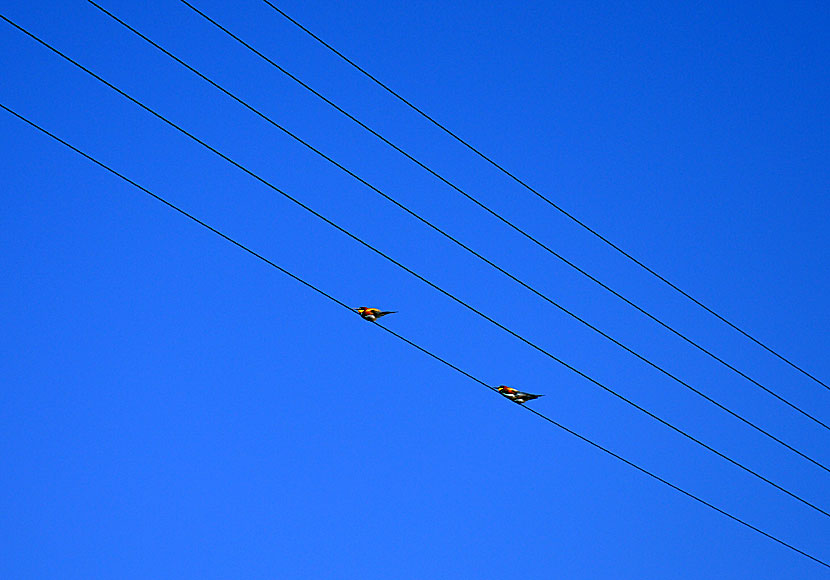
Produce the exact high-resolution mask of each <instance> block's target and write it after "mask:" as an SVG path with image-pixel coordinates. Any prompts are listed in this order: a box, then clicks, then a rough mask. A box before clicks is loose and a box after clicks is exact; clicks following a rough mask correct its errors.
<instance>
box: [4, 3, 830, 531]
mask: <svg viewBox="0 0 830 580" xmlns="http://www.w3.org/2000/svg"><path fill="white" fill-rule="evenodd" d="M0 19H3V20H5V21H6V22H8V23H9V24H11V25H12V26H14V27H15V28H17V29H18V30H20V31H21V32H23V33H24V34H26V35H27V36H29V37H30V38H32V39H33V40H35V41H36V42H38V43H40V44H41V45H43V46H44V47H46V48H48V49H49V50H50V51H52V52H54V53H55V54H57V55H58V56H60V57H61V58H63V59H64V60H66V61H67V62H69V63H71V64H72V65H74V66H75V67H77V68H79V69H80V70H82V71H84V72H85V73H87V74H89V75H90V76H92V77H93V78H95V79H96V80H98V81H99V82H101V83H102V84H104V85H106V86H107V87H109V88H110V89H112V90H113V91H115V92H117V93H118V94H120V95H121V96H123V97H124V98H126V99H128V100H129V101H131V102H133V103H135V104H136V105H138V106H139V107H141V108H142V109H144V110H145V111H147V112H148V113H150V114H152V115H153V116H155V117H156V118H157V119H159V120H161V121H163V122H164V123H166V124H167V125H169V126H170V127H172V128H174V129H176V130H177V131H179V132H180V133H182V134H183V135H185V136H187V137H189V138H190V139H192V140H193V141H195V142H196V143H199V144H200V145H202V146H203V147H205V148H206V149H208V150H209V151H211V152H212V153H215V154H216V155H217V156H219V157H221V158H222V159H224V160H225V161H227V162H228V163H230V164H231V165H233V166H234V167H236V168H238V169H240V170H241V171H243V172H245V173H247V174H248V175H250V176H251V177H253V178H254V179H256V180H257V181H259V182H260V183H262V184H263V185H265V186H266V187H268V188H270V189H272V190H273V191H275V192H277V193H279V194H280V195H282V196H283V197H285V198H286V199H288V200H290V201H292V202H293V203H295V204H296V205H298V206H300V207H301V208H303V209H305V210H306V211H308V212H309V213H311V214H312V215H314V216H315V217H317V218H319V219H320V220H322V221H324V222H326V223H327V224H329V225H330V226H332V227H333V228H335V229H336V230H338V231H339V232H341V233H343V234H345V235H346V236H348V237H349V238H351V239H352V240H354V241H356V242H357V243H359V244H361V245H362V246H363V247H365V248H367V249H369V250H371V251H372V252H374V253H375V254H377V255H379V256H381V257H382V258H384V259H386V260H387V261H389V262H391V263H392V264H394V265H396V266H398V267H399V268H401V269H402V270H404V271H406V272H408V273H409V274H411V275H412V276H414V277H415V278H417V279H419V280H421V281H422V282H424V283H425V284H427V285H428V286H430V287H431V288H433V289H435V290H437V291H438V292H440V293H442V294H444V295H445V296H447V297H448V298H450V299H451V300H453V301H455V302H456V303H458V304H460V305H461V306H464V307H465V308H467V309H468V310H470V311H471V312H473V313H475V314H477V315H478V316H480V317H482V318H484V319H485V320H487V321H488V322H490V323H491V324H493V325H495V326H497V327H498V328H500V329H502V330H504V331H505V332H507V333H509V334H511V335H512V336H514V337H515V338H517V339H519V340H520V341H522V342H524V343H525V344H527V345H528V346H530V347H532V348H534V349H535V350H537V351H539V352H540V353H542V354H544V355H545V356H547V357H548V358H550V359H552V360H554V361H556V362H557V363H559V364H561V365H562V366H564V367H565V368H567V369H569V370H570V371H572V372H574V373H576V374H578V375H579V376H581V377H582V378H584V379H586V380H587V381H589V382H591V383H593V384H595V385H596V386H598V387H600V388H601V389H603V390H604V391H606V392H608V393H610V394H611V395H614V396H615V397H617V398H618V399H620V400H621V401H623V402H625V403H627V404H629V405H631V406H632V407H634V408H635V409H637V410H639V411H641V412H642V413H645V414H646V415H648V416H649V417H651V418H652V419H654V420H655V421H658V422H660V423H661V424H663V425H665V426H666V427H668V428H670V429H671V430H673V431H675V432H676V433H678V434H680V435H682V436H683V437H686V438H687V439H689V440H690V441H693V442H694V443H697V444H698V445H700V446H701V447H703V448H704V449H706V450H708V451H710V452H712V453H714V454H715V455H717V456H718V457H720V458H722V459H724V460H726V461H728V462H729V463H731V464H733V465H735V466H736V467H738V468H740V469H742V470H744V471H746V472H747V473H749V474H751V475H753V476H755V477H756V478H758V479H760V480H761V481H763V482H765V483H767V484H769V485H771V486H772V487H774V488H775V489H777V490H779V491H781V492H782V493H784V494H786V495H788V496H790V497H792V498H793V499H796V500H797V501H799V502H801V503H803V504H804V505H806V506H808V507H810V508H812V509H814V510H816V511H818V512H819V513H821V514H823V515H825V516H827V517H830V513H828V512H826V511H825V510H823V509H822V508H820V507H818V506H816V505H815V504H813V503H811V502H809V501H808V500H806V499H804V498H802V497H800V496H798V495H796V494H795V493H793V492H791V491H789V490H787V489H785V488H784V487H782V486H780V485H778V484H777V483H775V482H773V481H771V480H769V479H767V478H766V477H764V476H763V475H761V474H759V473H757V472H756V471H753V470H752V469H750V468H749V467H747V466H745V465H743V464H742V463H740V462H738V461H736V460H734V459H732V458H731V457H729V456H727V455H725V454H723V453H721V452H720V451H718V450H717V449H715V448H713V447H711V446H709V445H707V444H706V443H704V442H703V441H701V440H699V439H697V438H695V437H694V436H693V435H691V434H689V433H687V432H685V431H683V430H682V429H680V428H679V427H676V426H674V425H672V424H671V423H669V422H668V421H666V420H665V419H662V418H660V417H658V416H657V415H655V414H654V413H652V412H651V411H649V410H647V409H645V408H644V407H641V406H640V405H638V404H637V403H635V402H634V401H631V400H630V399H627V398H626V397H625V396H623V395H621V394H620V393H618V392H616V391H614V390H613V389H612V388H610V387H608V386H606V385H604V384H603V383H601V382H599V381H598V380H596V379H594V378H592V377H591V376H589V375H587V374H586V373H584V372H582V371H580V370H579V369H577V368H576V367H574V366H572V365H570V364H568V363H567V362H565V361H564V360H562V359H560V358H559V357H557V356H556V355H554V354H552V353H550V352H549V351H547V350H545V349H544V348H542V347H540V346H538V345H537V344H535V343H533V342H531V341H530V340H528V339H526V338H524V337H523V336H521V335H520V334H518V333H516V332H514V331H512V330H510V329H509V328H507V327H506V326H504V325H503V324H501V323H500V322H498V321H496V320H495V319H493V318H491V317H489V316H487V315H486V314H484V313H483V312H481V311H480V310H478V309H477V308H475V307H474V306H472V305H470V304H468V303H466V302H464V301H463V300H461V299H460V298H458V297H457V296H455V295H454V294H452V293H450V292H448V291H447V290H444V289H443V288H441V287H440V286H438V285H437V284H435V283H433V282H431V281H430V280H428V279H426V278H424V277H423V276H421V275H420V274H418V273H417V272H415V271H414V270H412V269H410V268H409V267H407V266H405V265H404V264H402V263H401V262H399V261H397V260H395V259H394V258H392V257H391V256H389V255H388V254H385V253H384V252H383V251H382V250H379V249H378V248H376V247H374V246H373V245H371V244H369V243H368V242H366V241H364V240H362V239H361V238H359V237H358V236H356V235H354V234H352V233H351V232H350V231H348V230H346V229H344V228H342V227H341V226H339V225H337V224H336V223H335V222H333V221H331V220H330V219H328V218H327V217H325V216H324V215H322V214H320V213H319V212H317V211H315V210H314V209H312V208H311V207H309V206H307V205H305V204H304V203H303V202H301V201H300V200H298V199H297V198H295V197H293V196H291V195H290V194H288V193H286V192H284V191H283V190H281V189H279V188H278V187H277V186H275V185H274V184H273V183H271V182H269V181H268V180H266V179H264V178H262V177H260V176H259V175H257V174H256V173H254V172H253V171H251V170H249V169H248V168H246V167H245V166H243V165H241V164H240V163H238V162H236V161H234V160H233V159H231V158H230V157H228V156H227V155H225V154H224V153H222V152H221V151H219V150H217V149H215V148H214V147H212V146H211V145H209V144H208V143H206V142H204V141H202V140H201V139H199V138H198V137H196V136H195V135H193V134H192V133H189V132H188V131H187V130H185V129H183V128H182V127H180V126H178V125H177V124H175V123H174V122H173V121H171V120H169V119H168V118H166V117H165V116H163V115H161V114H160V113H158V112H156V111H154V110H153V109H151V108H150V107H148V106H147V105H145V104H144V103H142V102H140V101H138V100H137V99H135V98H133V97H131V96H130V95H128V94H127V93H125V92H124V91H122V90H121V89H119V88H118V87H116V86H115V85H113V84H111V83H110V82H108V81H107V80H105V79H103V78H102V77H100V76H98V75H97V74H96V73H94V72H92V71H91V70H89V69H88V68H86V67H85V66H83V65H82V64H80V63H78V62H77V61H75V60H73V59H72V58H71V57H69V56H67V55H65V54H64V53H62V52H61V51H59V50H58V49H57V48H54V47H53V46H51V45H50V44H48V43H47V42H46V41H44V40H41V39H40V38H38V37H37V36H35V35H34V34H33V33H31V32H29V31H27V30H26V29H25V28H23V27H21V26H19V25H18V24H16V23H14V22H13V21H11V20H9V19H8V18H7V17H5V16H3V15H2V14H0Z"/></svg>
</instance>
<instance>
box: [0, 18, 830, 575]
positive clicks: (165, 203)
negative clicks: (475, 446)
mask: <svg viewBox="0 0 830 580" xmlns="http://www.w3.org/2000/svg"><path fill="white" fill-rule="evenodd" d="M0 17H2V15H0ZM0 108H2V109H4V110H5V111H7V112H9V113H10V114H12V115H13V116H15V117H17V118H18V119H20V120H21V121H23V122H25V123H27V124H28V125H29V126H31V127H33V128H35V129H37V130H38V131H40V132H41V133H43V134H45V135H47V136H49V137H51V138H52V139H54V140H55V141H57V142H58V143H61V144H63V145H65V146H66V147H68V148H69V149H71V150H72V151H74V152H75V153H78V154H79V155H81V156H82V157H84V158H85V159H87V160H89V161H91V162H93V163H94V164H96V165H98V166H99V167H101V168H102V169H105V170H106V171H108V172H109V173H111V174H113V175H115V176H116V177H119V178H120V179H122V180H124V181H126V182H127V183H129V184H130V185H132V186H134V187H136V188H138V189H139V190H141V191H143V192H144V193H146V194H147V195H149V196H151V197H153V198H154V199H156V200H157V201H160V202H161V203H163V204H164V205H166V206H167V207H169V208H171V209H173V210H174V211H176V212H178V213H179V214H181V215H183V216H185V217H186V218H188V219H190V220H192V221H194V222H196V223H197V224H199V225H200V226H202V227H204V228H206V229H208V230H210V231H211V232H213V233H214V234H216V235H218V236H220V237H221V238H222V239H224V240H226V241H228V242H230V243H231V244H233V245H234V246H236V247H237V248H239V249H241V250H244V251H245V252H247V253H248V254H250V255H252V256H254V257H255V258H258V259H259V260H261V261H263V262H265V263H266V264H268V265H269V266H271V267H273V268H276V269H277V270H279V271H280V272H282V273H283V274H285V275H286V276H289V277H290V278H292V279H294V280H296V281H297V282H299V283H300V284H303V285H304V286H305V287H307V288H309V289H311V290H313V291H315V292H317V293H318V294H320V295H321V296H325V297H326V298H328V299H329V300H331V301H332V302H335V303H336V304H338V305H340V306H342V307H343V308H346V309H347V310H349V311H350V312H351V311H352V308H351V307H350V306H349V305H347V304H346V303H344V302H342V301H340V300H338V299H337V298H335V297H334V296H332V295H331V294H329V293H327V292H325V291H324V290H321V289H320V288H318V287H317V286H315V285H314V284H311V283H310V282H306V281H305V280H303V279H302V278H300V277H299V276H297V275H296V274H292V273H291V272H289V271H288V270H286V269H285V268H283V267H281V266H279V265H277V264H276V263H274V262H272V261H271V260H269V259H268V258H266V257H265V256H263V255H262V254H260V253H258V252H256V251H254V250H252V249H251V248H249V247H248V246H246V245H244V244H242V243H240V242H238V241H236V240H235V239H233V238H231V237H230V236H228V235H227V234H224V233H222V232H221V231H219V230H217V229H216V228H214V227H213V226H210V225H209V224H207V223H205V222H203V221H202V220H200V219H199V218H197V217H195V216H194V215H192V214H190V213H188V212H187V211H185V210H183V209H181V208H179V207H178V206H176V205H174V204H173V203H171V202H169V201H167V200H166V199H164V198H163V197H161V196H159V195H157V194H155V193H153V192H152V191H150V190H149V189H147V188H145V187H144V186H142V185H140V184H138V183H136V182H135V181H133V180H132V179H130V178H128V177H127V176H125V175H123V174H122V173H119V172H118V171H117V170H115V169H113V168H111V167H110V166H108V165H106V164H105V163H103V162H102V161H99V160H98V159H96V158H94V157H92V156H91V155H89V154H87V153H85V152H84V151H82V150H80V149H78V148H77V147H75V146H74V145H72V144H70V143H68V142H67V141H64V140H63V139H61V138H60V137H58V136H57V135H55V134H53V133H51V132H49V131H48V130H46V129H44V128H43V127H41V126H40V125H38V124H36V123H34V122H33V121H30V120H29V119H27V118H26V117H24V116H23V115H20V114H19V113H17V112H15V111H14V110H12V109H10V108H9V107H7V106H5V105H4V104H3V103H0ZM374 326H376V327H378V328H381V329H383V330H384V331H385V332H387V333H389V334H391V335H392V336H394V337H396V338H398V339H400V340H402V341H403V342H405V343H406V344H408V345H410V346H412V347H414V348H416V349H417V350H419V351H421V352H422V353H424V354H426V355H428V356H430V357H431V358H433V359H435V360H437V361H438V362H440V363H442V364H444V365H445V366H447V367H449V368H451V369H453V370H454V371H456V372H458V373H460V374H462V375H464V376H465V377H467V378H468V379H470V380H472V381H474V382H476V383H478V384H480V385H482V386H484V387H486V388H488V389H490V390H491V391H494V392H498V391H497V389H495V388H494V387H492V386H490V385H488V384H487V383H485V382H484V381H482V380H481V379H479V378H477V377H475V376H473V375H472V374H470V373H468V372H467V371H465V370H463V369H461V368H459V367H457V366H455V365H454V364H452V363H451V362H449V361H447V360H446V359H444V358H442V357H440V356H438V355H436V354H434V353H432V352H431V351H429V350H427V349H426V348H424V347H422V346H420V345H418V344H416V343H414V342H413V341H411V340H409V339H408V338H405V337H404V336H401V335H400V334H398V333H396V332H395V331H393V330H390V329H388V328H386V327H385V326H383V325H381V324H375V325H374ZM520 406H521V407H522V408H523V409H525V410H526V411H529V412H531V413H533V414H534V415H536V416H537V417H540V418H541V419H543V420H545V421H547V422H548V423H550V424H552V425H554V426H556V427H558V428H560V429H562V430H563V431H565V432H567V433H569V434H570V435H573V436H574V437H577V438H578V439H580V440H582V441H584V442H585V443H588V444H589V445H591V446H593V447H594V448H596V449H599V450H600V451H603V452H604V453H606V454H608V455H610V456H611V457H614V458H615V459H617V460H619V461H622V462H623V463H625V464H626V465H629V466H631V467H633V468H634V469H636V470H637V471H639V472H641V473H643V474H645V475H647V476H649V477H651V478H653V479H656V480H657V481H659V482H660V483H663V484H665V485H667V486H669V487H670V488H672V489H674V490H675V491H678V492H680V493H682V494H683V495H685V496H686V497H689V498H691V499H693V500H695V501H696V502H698V503H701V504H703V505H704V506H706V507H708V508H711V509H713V510H715V511H716V512H718V513H719V514H722V515H724V516H726V517H728V518H729V519H731V520H733V521H735V522H737V523H739V524H741V525H743V526H745V527H747V528H749V529H751V530H753V531H755V532H757V533H759V534H761V535H763V536H765V537H767V538H769V539H771V540H773V541H774V542H777V543H778V544H780V545H782V546H784V547H786V548H789V549H790V550H793V551H794V552H797V553H798V554H801V555H802V556H805V557H806V558H809V559H810V560H812V561H814V562H816V563H818V564H821V565H822V566H825V567H827V568H830V563H827V562H825V561H823V560H820V559H819V558H817V557H815V556H812V555H810V554H808V553H807V552H804V551H803V550H800V549H798V548H796V547H795V546H793V545H792V544H789V543H787V542H785V541H784V540H781V539H779V538H777V537H775V536H773V535H772V534H770V533H768V532H765V531H763V530H761V529H760V528H758V527H756V526H754V525H752V524H750V523H748V522H746V521H744V520H742V519H740V518H738V517H737V516H734V515H732V514H730V513H728V512H726V511H724V510H723V509H721V508H719V507H716V506H715V505H713V504H711V503H709V502H708V501H706V500H704V499H702V498H700V497H698V496H696V495H694V494H692V493H691V492H688V491H686V490H684V489H682V488H680V487H678V486H677V485H675V484H673V483H670V482H669V481H667V480H665V479H663V478H662V477H660V476H659V475H656V474H655V473H652V472H651V471H649V470H647V469H645V468H644V467H640V466H639V465H637V464H635V463H633V462H631V461H629V460H628V459H625V458H624V457H622V456H621V455H618V454H617V453H615V452H613V451H611V450H610V449H608V448H606V447H603V446H602V445H600V444H599V443H595V442H594V441H592V440H590V439H588V438H587V437H585V436H584V435H580V434H579V433H577V432H576V431H573V430H571V429H569V428H568V427H565V426H564V425H562V424H561V423H559V422H557V421H555V420H554V419H551V418H550V417H548V416H546V415H544V414H542V413H540V412H539V411H536V410H534V409H532V408H530V407H525V406H524V405H520Z"/></svg>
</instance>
